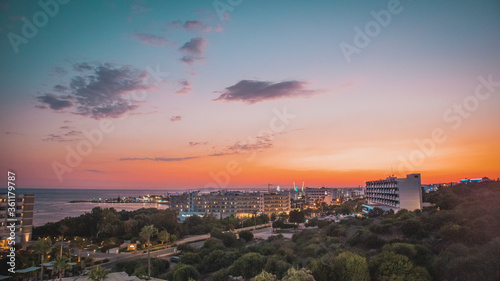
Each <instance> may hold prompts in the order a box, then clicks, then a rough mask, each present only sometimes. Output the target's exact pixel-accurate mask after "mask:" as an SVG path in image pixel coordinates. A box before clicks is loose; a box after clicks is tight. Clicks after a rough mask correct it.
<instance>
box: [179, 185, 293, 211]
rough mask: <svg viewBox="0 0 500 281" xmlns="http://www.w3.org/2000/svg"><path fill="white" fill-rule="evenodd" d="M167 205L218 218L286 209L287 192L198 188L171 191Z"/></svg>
mask: <svg viewBox="0 0 500 281" xmlns="http://www.w3.org/2000/svg"><path fill="white" fill-rule="evenodd" d="M170 208H172V209H174V210H177V211H179V212H182V215H183V216H186V215H189V214H214V215H216V216H218V217H220V218H225V217H228V216H231V215H234V216H235V217H248V216H252V215H253V214H257V213H265V214H272V213H282V212H289V211H290V193H289V192H271V193H263V192H241V191H227V190H220V191H214V192H210V193H200V192H198V191H194V192H189V193H183V194H179V195H171V197H170Z"/></svg>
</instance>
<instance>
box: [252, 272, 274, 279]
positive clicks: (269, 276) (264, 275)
mask: <svg viewBox="0 0 500 281" xmlns="http://www.w3.org/2000/svg"><path fill="white" fill-rule="evenodd" d="M251 281H277V278H276V275H274V274H271V273H268V272H266V271H265V270H263V271H262V272H261V273H260V274H259V275H257V276H255V277H254V278H252V280H251Z"/></svg>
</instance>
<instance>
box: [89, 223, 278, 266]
mask: <svg viewBox="0 0 500 281" xmlns="http://www.w3.org/2000/svg"><path fill="white" fill-rule="evenodd" d="M257 228H258V229H255V227H254V226H251V227H245V228H238V229H235V230H233V231H232V232H234V233H237V232H239V231H242V230H251V231H253V232H255V233H261V232H267V231H269V229H270V228H271V227H270V225H269V224H263V225H257ZM209 237H210V234H203V235H193V236H188V237H185V238H182V239H179V240H177V241H176V242H175V243H176V244H177V245H180V244H185V243H193V242H198V241H204V240H206V239H207V238H209ZM175 250H176V247H169V248H166V249H163V250H158V251H154V252H151V257H153V258H155V257H158V258H168V257H169V256H171V255H173V254H174V252H175ZM147 255H148V254H147V252H146V253H144V251H143V250H139V251H135V252H122V253H119V254H105V255H103V254H101V255H100V258H106V259H109V262H107V263H103V264H100V265H101V266H102V267H105V268H108V269H112V268H113V267H114V266H115V264H117V263H118V262H122V261H128V260H135V259H143V258H146V257H147ZM92 267H94V266H90V267H88V268H86V269H91V268H92Z"/></svg>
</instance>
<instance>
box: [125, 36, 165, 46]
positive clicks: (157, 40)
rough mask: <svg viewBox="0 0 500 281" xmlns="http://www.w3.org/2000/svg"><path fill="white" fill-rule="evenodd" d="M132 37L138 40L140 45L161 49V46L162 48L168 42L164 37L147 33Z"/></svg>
mask: <svg viewBox="0 0 500 281" xmlns="http://www.w3.org/2000/svg"><path fill="white" fill-rule="evenodd" d="M132 36H133V37H134V38H135V39H137V40H139V41H140V42H141V43H143V44H147V45H152V46H158V47H161V46H164V45H165V44H166V43H167V42H168V40H167V38H165V37H161V36H156V35H153V34H149V33H135V34H134V35H132Z"/></svg>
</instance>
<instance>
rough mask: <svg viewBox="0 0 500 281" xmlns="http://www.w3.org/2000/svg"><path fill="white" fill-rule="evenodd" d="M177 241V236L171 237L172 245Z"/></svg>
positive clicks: (172, 235)
mask: <svg viewBox="0 0 500 281" xmlns="http://www.w3.org/2000/svg"><path fill="white" fill-rule="evenodd" d="M175 241H177V236H176V235H175V234H171V235H170V243H174V242H175Z"/></svg>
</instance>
